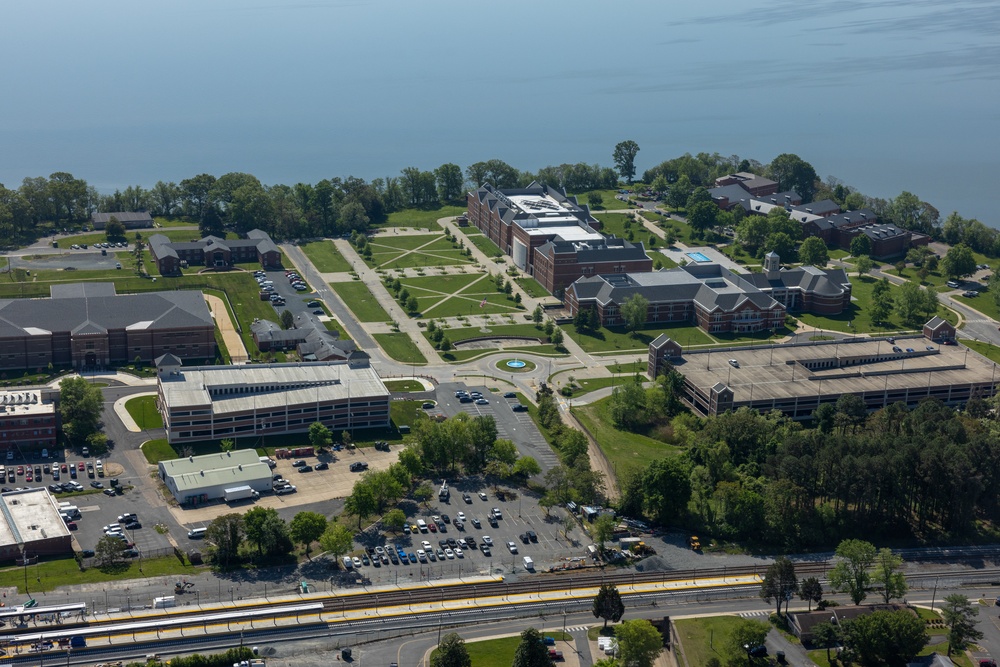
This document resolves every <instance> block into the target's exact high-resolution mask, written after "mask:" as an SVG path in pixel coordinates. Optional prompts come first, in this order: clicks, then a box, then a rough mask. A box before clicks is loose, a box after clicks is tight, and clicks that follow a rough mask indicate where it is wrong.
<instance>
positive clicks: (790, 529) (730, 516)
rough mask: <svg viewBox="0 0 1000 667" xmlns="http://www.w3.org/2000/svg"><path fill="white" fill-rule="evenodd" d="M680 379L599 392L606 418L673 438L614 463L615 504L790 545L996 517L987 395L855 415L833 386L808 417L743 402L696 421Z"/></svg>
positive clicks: (940, 534) (950, 528) (971, 524)
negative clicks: (960, 402)
mask: <svg viewBox="0 0 1000 667" xmlns="http://www.w3.org/2000/svg"><path fill="white" fill-rule="evenodd" d="M682 385H683V376H681V375H680V374H679V373H677V372H676V371H671V372H670V373H669V374H668V375H666V376H661V377H660V378H659V379H658V381H657V382H656V383H655V384H654V385H653V386H652V387H650V388H648V389H644V388H643V387H642V386H641V384H639V383H626V384H624V385H623V386H622V387H620V388H618V390H617V391H616V392H615V394H613V395H612V397H611V398H610V399H608V400H609V413H610V415H611V418H612V420H613V421H614V423H615V425H616V426H617V427H618V428H620V429H624V430H628V431H633V432H637V433H644V434H649V435H652V436H655V437H659V438H661V439H663V440H664V441H665V442H666V443H668V444H671V445H676V446H677V448H676V449H673V450H670V451H669V452H668V453H667V454H666V455H665V456H664V457H662V458H661V459H658V460H656V461H654V462H652V463H650V464H649V465H647V466H645V467H642V468H633V469H630V470H626V471H621V473H620V479H619V483H620V486H621V489H622V496H621V499H620V504H619V509H620V511H621V512H622V513H624V514H626V515H629V516H636V517H638V516H644V517H646V518H649V519H651V520H653V521H656V522H659V523H661V524H664V525H666V524H673V525H677V524H679V525H683V526H685V527H687V528H690V529H692V530H697V531H699V532H707V533H710V534H712V535H715V536H718V537H721V538H723V539H729V540H736V541H740V542H744V543H755V544H766V545H770V546H777V547H784V548H788V549H798V548H803V547H813V546H821V545H826V544H831V543H836V542H837V541H838V540H840V539H843V538H847V537H851V536H853V535H856V534H858V533H859V532H861V531H864V532H877V534H880V535H883V536H885V537H896V538H901V539H908V538H919V539H922V540H935V539H956V538H959V537H963V536H969V535H974V534H975V533H976V530H977V523H978V522H979V521H988V522H989V521H996V520H998V519H1000V500H998V498H997V496H996V494H993V493H990V491H989V490H990V489H993V488H996V486H997V485H998V484H1000V444H998V443H1000V440H998V438H997V435H998V433H1000V422H998V421H997V418H996V413H995V411H994V409H993V407H994V406H995V405H996V403H997V400H996V399H990V400H989V401H984V400H982V399H978V398H974V399H973V400H971V401H969V403H968V404H967V405H966V407H965V409H964V410H963V411H956V410H955V409H953V408H951V407H948V406H945V405H944V404H942V403H940V402H939V401H936V400H926V401H924V402H922V403H920V404H919V405H918V406H916V407H914V408H912V409H909V408H907V407H906V406H905V405H904V404H902V403H896V404H893V405H890V406H888V407H886V408H883V409H881V410H878V411H876V412H874V413H872V414H870V415H869V414H867V412H866V409H865V405H864V403H863V401H862V400H861V399H860V398H859V397H857V396H853V395H844V396H842V397H841V398H840V399H839V400H838V401H837V403H836V404H835V405H823V406H821V407H820V408H819V409H818V410H817V411H816V412H815V413H814V415H813V421H812V427H806V426H804V425H803V424H801V423H799V422H796V421H793V420H791V419H789V418H787V417H786V416H784V415H783V414H782V413H781V412H778V411H774V412H770V413H761V412H757V411H754V410H750V409H747V408H740V409H738V410H736V411H732V412H727V413H725V414H721V415H717V416H713V417H708V418H705V419H702V418H699V417H697V416H695V415H693V414H691V413H690V412H688V411H686V410H684V409H683V408H682V406H681V405H680V402H679V394H680V391H681V387H682Z"/></svg>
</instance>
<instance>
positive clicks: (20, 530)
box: [0, 489, 69, 552]
mask: <svg viewBox="0 0 1000 667" xmlns="http://www.w3.org/2000/svg"><path fill="white" fill-rule="evenodd" d="M0 511H2V513H3V520H0V545H2V546H8V545H19V544H28V545H29V546H28V551H29V552H30V551H31V547H30V544H31V543H32V542H36V541H38V540H47V539H51V538H53V537H68V536H69V528H67V527H66V522H65V521H63V520H62V517H60V516H59V508H58V506H57V505H56V501H55V500H53V498H52V495H51V494H50V493H49V492H48V490H46V489H26V490H24V491H10V492H8V493H4V494H3V495H2V496H0Z"/></svg>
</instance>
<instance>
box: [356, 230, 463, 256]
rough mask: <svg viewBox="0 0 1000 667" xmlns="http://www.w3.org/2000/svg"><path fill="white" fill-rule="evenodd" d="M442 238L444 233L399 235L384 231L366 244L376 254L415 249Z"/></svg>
mask: <svg viewBox="0 0 1000 667" xmlns="http://www.w3.org/2000/svg"><path fill="white" fill-rule="evenodd" d="M443 239H444V234H417V235H415V236H414V235H408V236H399V235H393V234H389V233H386V234H378V235H377V236H376V237H375V238H373V239H372V240H371V241H369V243H368V245H370V246H371V248H372V252H373V253H375V254H378V253H380V252H390V251H394V250H416V249H417V248H419V247H421V246H427V245H430V244H432V243H434V242H435V241H438V240H443Z"/></svg>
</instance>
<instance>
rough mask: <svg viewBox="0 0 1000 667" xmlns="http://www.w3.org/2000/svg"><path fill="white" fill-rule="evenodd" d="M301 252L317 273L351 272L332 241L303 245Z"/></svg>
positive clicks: (347, 263) (348, 263)
mask: <svg viewBox="0 0 1000 667" xmlns="http://www.w3.org/2000/svg"><path fill="white" fill-rule="evenodd" d="M300 247H301V248H302V252H304V253H305V254H306V257H308V258H309V260H310V261H311V262H312V263H313V266H315V267H316V270H317V271H321V272H323V273H346V272H347V271H350V270H351V264H350V262H348V261H347V260H346V259H344V256H343V255H341V254H340V251H339V250H337V247H336V246H335V245H333V241H314V242H312V243H305V244H303V245H302V246H300Z"/></svg>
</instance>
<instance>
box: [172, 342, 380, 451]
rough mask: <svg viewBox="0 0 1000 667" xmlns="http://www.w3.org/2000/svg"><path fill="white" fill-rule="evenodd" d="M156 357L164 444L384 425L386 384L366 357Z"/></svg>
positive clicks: (348, 429)
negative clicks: (199, 361)
mask: <svg viewBox="0 0 1000 667" xmlns="http://www.w3.org/2000/svg"><path fill="white" fill-rule="evenodd" d="M177 361H178V360H177V359H171V358H169V357H167V358H163V359H161V360H159V362H158V364H159V365H158V367H157V393H158V395H159V408H160V412H161V413H162V415H163V425H164V428H165V429H166V431H167V440H168V442H170V443H171V444H173V443H179V442H194V441H199V440H219V439H222V438H236V437H241V436H248V435H249V436H256V435H273V434H282V433H303V432H305V431H307V430H309V426H311V425H312V424H313V423H314V422H322V423H323V424H325V425H326V426H327V427H328V428H330V429H331V430H335V431H344V430H347V431H351V430H354V429H364V428H378V427H388V426H389V423H390V422H389V391H388V390H387V389H386V388H385V384H384V383H383V382H382V378H380V377H379V375H378V373H377V372H376V371H375V369H374V368H371V366H370V365H369V364H368V360H367V358H364V359H360V360H359V361H358V362H357V363H353V362H348V363H344V362H326V363H313V364H269V365H267V366H195V367H181V366H180V364H178V363H177Z"/></svg>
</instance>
